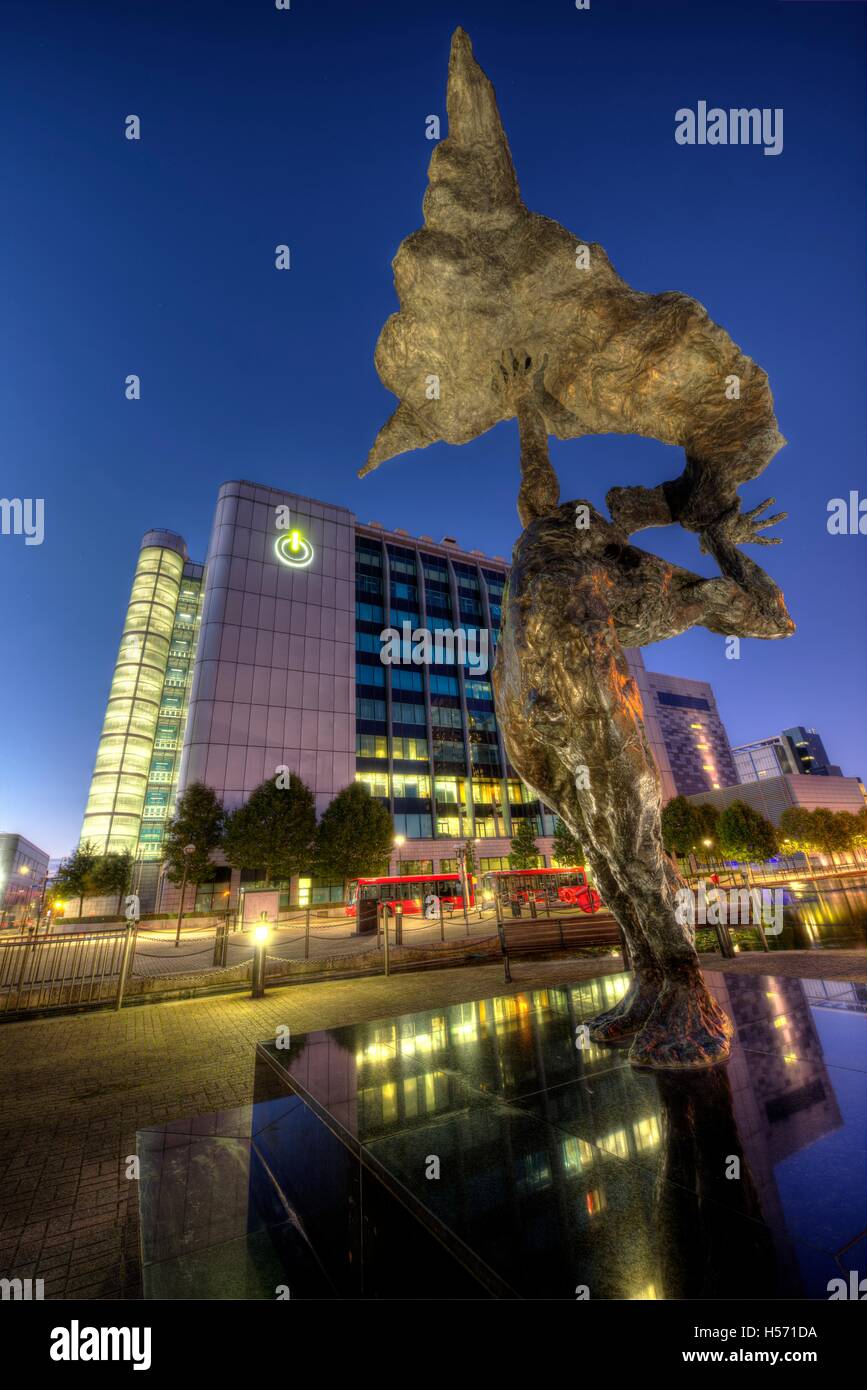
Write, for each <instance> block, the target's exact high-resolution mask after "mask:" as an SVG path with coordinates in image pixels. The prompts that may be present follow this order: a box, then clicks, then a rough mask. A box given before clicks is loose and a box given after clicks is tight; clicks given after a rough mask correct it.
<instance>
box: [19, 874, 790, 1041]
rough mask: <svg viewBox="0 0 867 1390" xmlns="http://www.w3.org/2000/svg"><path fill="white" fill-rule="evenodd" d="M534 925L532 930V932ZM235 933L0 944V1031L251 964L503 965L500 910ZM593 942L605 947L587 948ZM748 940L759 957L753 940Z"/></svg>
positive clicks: (205, 985)
mask: <svg viewBox="0 0 867 1390" xmlns="http://www.w3.org/2000/svg"><path fill="white" fill-rule="evenodd" d="M525 909H526V910H527V916H526V917H525V918H524V923H523V926H521V927H520V928H518V924H516V923H515V922H514V920H513V919H512V918H511V917H510V918H509V922H508V925H507V927H506V930H507V931H509V932H513V933H514V932H515V930H516V928H517V929H518V931H519V933H520V932H526V933H533V932H534V931H535V932H538V935H539V938H540V939H539V942H538V945H539V947H540V949H541V948H542V947H543V942H542V939H541V938H542V937H543V936H546V938H547V936H548V935H550V937H551V949H552V950H555V951H556V949H557V948H558V947H559V948H561V949H566V950H570V949H576V948H580V947H581V946H582V945H584V944H585V943H586V949H594V950H595V949H603V948H604V946H606V945H607V946H608V947H610V946H613V945H616V941H617V929H616V924H615V923H614V919H613V918H612V917H611V916H610V914H608V913H606V912H604V911H602V912H600V913H598V914H596V915H595V916H587V915H585V914H583V913H581V912H580V911H576V910H575V908H574V907H571V908H566V909H564V908H563V907H562V906H560V905H557V906H554V905H552V904H551V903H550V902H546V903H542V904H535V903H531V904H528V905H525ZM522 915H523V914H522ZM533 919H541V920H539V922H538V926H535V925H534V920H533ZM233 927H234V923H233V922H231V921H230V920H229V918H228V917H227V918H225V919H223V920H222V921H219V922H218V923H217V924H216V926H215V927H208V928H206V929H197V928H195V927H193V928H185V930H184V931H183V933H182V936H181V939H180V943H179V944H175V939H174V938H175V931H174V928H173V927H169V926H168V925H166V926H162V925H161V926H160V927H155V928H154V929H152V930H150V931H148V930H143V929H139V928H137V927H125V926H122V927H116V928H105V927H100V928H97V929H87V928H85V929H82V930H79V931H65V932H51V933H48V934H44V933H40V934H38V935H37V934H36V933H35V932H31V933H30V934H28V935H17V936H6V937H4V936H3V935H2V934H0V1021H11V1020H14V1019H20V1018H26V1017H28V1016H30V1017H32V1016H33V1015H34V1014H36V1013H50V1012H54V1011H74V1010H78V1009H88V1008H111V1007H112V1006H113V1007H115V1008H120V1007H121V1006H122V1005H128V1004H135V1003H147V1002H151V1001H154V1002H155V1001H157V1000H160V999H170V998H171V999H178V998H188V997H191V996H194V995H201V994H208V993H223V992H226V991H231V990H241V989H245V988H248V987H250V985H251V983H252V982H253V967H254V961H258V972H259V978H260V980H264V981H265V982H266V983H267V984H288V983H300V982H303V981H306V980H309V981H312V980H329V979H332V980H336V979H346V978H350V977H360V976H365V975H380V974H386V975H388V974H392V973H398V972H401V971H408V970H413V971H415V970H424V969H437V968H443V967H446V966H452V965H463V964H470V963H479V962H483V961H491V962H493V961H501V960H503V958H504V954H505V953H504V951H503V927H504V913H503V907H502V904H501V903H500V902H499V901H498V900H497V901H495V902H494V903H492V904H489V905H484V906H479V907H475V908H472V909H469V910H468V911H466V910H465V911H458V912H455V913H454V914H452V915H448V914H444V913H443V912H442V908H441V907H440V910H439V912H438V913H437V915H436V916H435V917H433V918H430V919H429V918H422V917H418V916H415V915H412V916H409V917H408V918H407V917H404V915H403V914H402V913H400V911H398V912H397V913H396V914H394V913H392V912H390V911H389V910H388V908H386V907H384V905H383V907H382V908H381V910H380V912H379V913H378V916H377V920H376V924H375V929H374V930H373V931H371V932H370V933H369V934H365V935H359V934H358V932H357V931H356V929H355V928H356V924H355V922H354V921H352V920H351V919H347V918H343V920H342V921H341V920H336V919H334V918H329V917H325V916H320V915H319V914H318V913H317V911H316V909H315V908H313V909H311V908H308V909H305V910H302V911H301V912H299V913H297V914H295V915H294V917H292V918H286V919H283V918H281V920H280V921H279V922H278V923H277V924H276V926H275V927H274V928H273V929H272V930H271V931H270V933H269V936H268V939H267V941H263V942H257V940H256V936H255V931H252V932H248V931H244V930H233ZM591 927H592V930H589V929H590V928H591ZM598 931H601V932H602V934H603V937H604V940H603V939H602V938H600V941H599V943H598V946H597V945H596V944H595V938H594V932H598ZM758 936H759V941H760V944H761V947H762V948H764V949H765V950H767V949H768V947H767V942H766V941H765V940H764V938H763V934H762V932H761V929H759V931H758ZM716 937H717V942H718V945H719V949H720V951H721V953H722V954H723V955H724V956H730V955H732V954H733V946H732V942H731V938H730V935H729V933H728V930H727V929H726V928H723V927H718V928H717V929H716ZM591 939H593V940H594V945H593V946H592V947H591V946H590V941H591Z"/></svg>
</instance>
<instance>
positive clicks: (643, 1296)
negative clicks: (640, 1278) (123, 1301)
mask: <svg viewBox="0 0 867 1390" xmlns="http://www.w3.org/2000/svg"><path fill="white" fill-rule="evenodd" d="M658 1299H659V1294H658V1293H657V1292H656V1285H655V1284H645V1286H644V1288H643V1289H641V1290H640V1291H639V1292H638V1293H633V1294H630V1295H629V1302H630V1303H638V1302H645V1303H646V1302H650V1303H655V1302H657V1301H658Z"/></svg>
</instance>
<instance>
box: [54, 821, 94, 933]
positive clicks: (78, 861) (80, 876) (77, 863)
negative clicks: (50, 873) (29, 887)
mask: <svg viewBox="0 0 867 1390" xmlns="http://www.w3.org/2000/svg"><path fill="white" fill-rule="evenodd" d="M98 857H99V856H98V855H97V852H96V846H95V845H94V844H93V843H92V842H91V841H90V840H85V841H84V842H83V843H82V844H80V845H79V846H78V848H77V849H76V850H74V851H73V852H72V854H70V855H69V857H68V858H67V859H64V861H63V863H62V864H61V865H60V868H59V869H58V870H57V873H56V875H55V877H54V892H55V893H58V894H60V896H61V897H62V898H78V915H79V917H80V916H81V910H82V905H83V903H84V897H85V894H86V893H88V892H90V888H91V884H92V880H93V871H94V869H95V867H96V861H97V859H98Z"/></svg>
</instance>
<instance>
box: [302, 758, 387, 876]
mask: <svg viewBox="0 0 867 1390" xmlns="http://www.w3.org/2000/svg"><path fill="white" fill-rule="evenodd" d="M393 841H394V825H393V822H392V819H391V816H390V815H389V812H388V810H387V808H386V807H385V806H383V804H382V802H381V801H377V800H376V798H375V797H372V796H371V795H370V793H369V791H368V790H367V788H366V787H365V785H364V783H363V782H350V784H349V786H348V787H344V788H343V791H342V792H338V793H337V795H336V796H335V797H334V800H333V801H332V802H331V803H330V805H329V806H327V807H326V809H325V814H324V815H323V817H322V819H321V821H320V822H319V828H318V830H317V832H316V851H315V867H316V873H317V874H318V875H319V876H320V877H322V878H339V879H342V880H343V895H344V897H345V896H346V885H347V884H348V882H349V880H350V879H353V878H367V877H370V876H372V875H375V874H379V873H381V872H382V871H383V864H387V863H388V858H389V855H390V854H391V847H392V843H393Z"/></svg>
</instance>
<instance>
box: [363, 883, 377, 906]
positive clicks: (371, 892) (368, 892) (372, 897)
mask: <svg viewBox="0 0 867 1390" xmlns="http://www.w3.org/2000/svg"><path fill="white" fill-rule="evenodd" d="M379 889H380V885H379V884H378V883H365V885H364V887H363V888H362V890H361V896H362V897H363V898H364V900H365V902H378V901H379Z"/></svg>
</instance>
